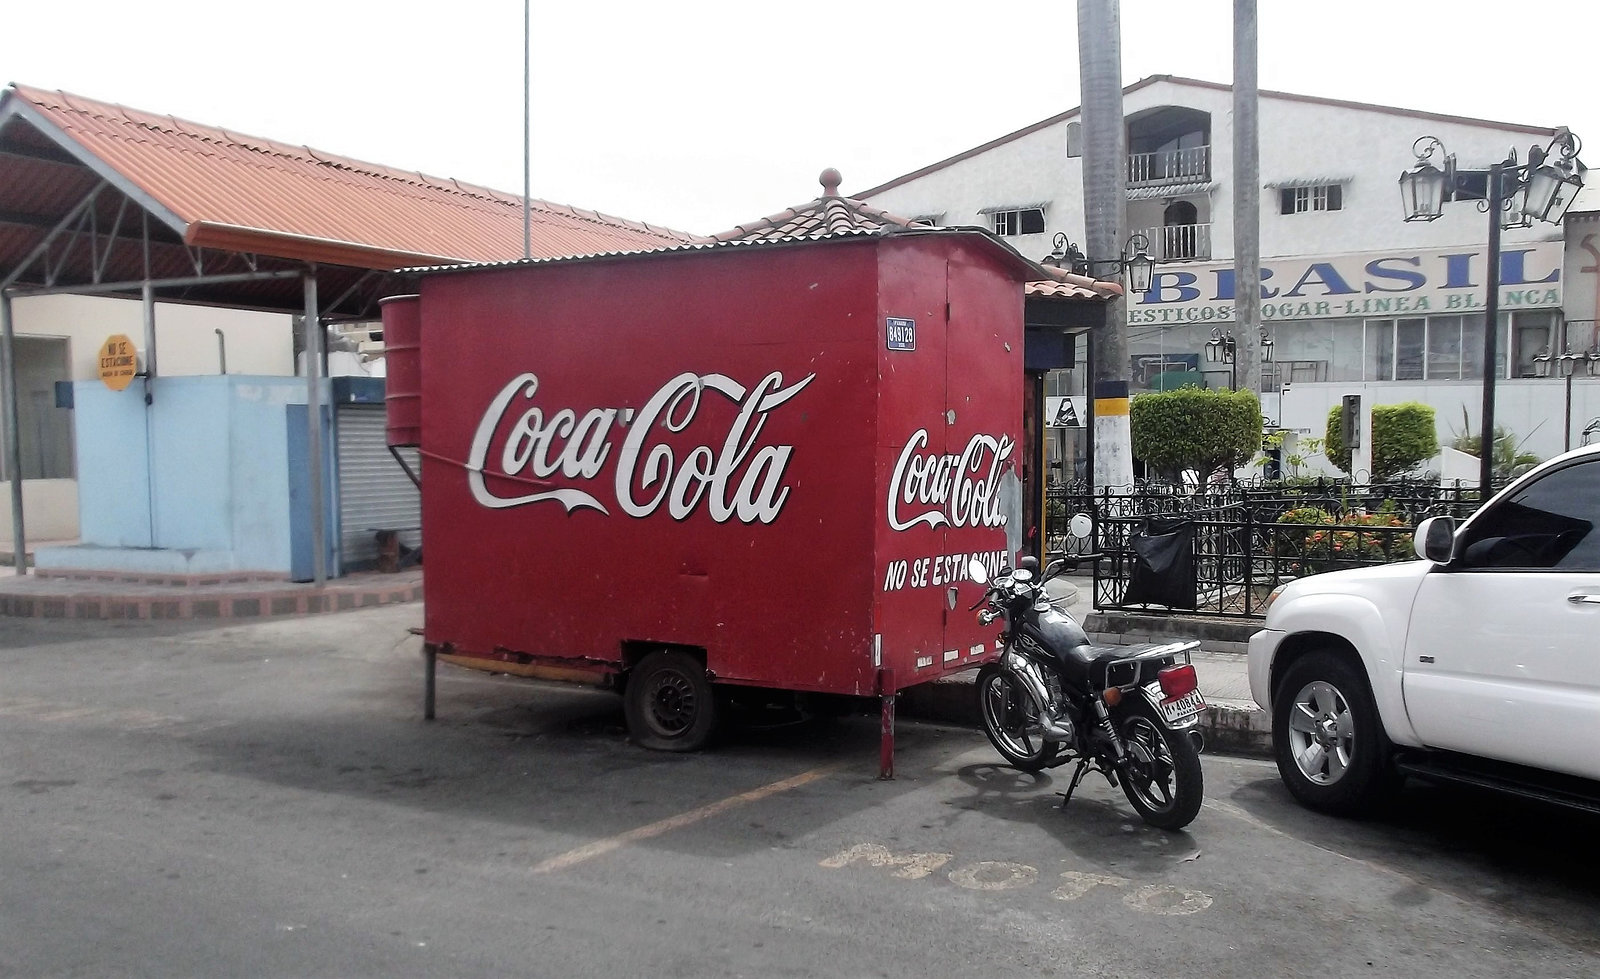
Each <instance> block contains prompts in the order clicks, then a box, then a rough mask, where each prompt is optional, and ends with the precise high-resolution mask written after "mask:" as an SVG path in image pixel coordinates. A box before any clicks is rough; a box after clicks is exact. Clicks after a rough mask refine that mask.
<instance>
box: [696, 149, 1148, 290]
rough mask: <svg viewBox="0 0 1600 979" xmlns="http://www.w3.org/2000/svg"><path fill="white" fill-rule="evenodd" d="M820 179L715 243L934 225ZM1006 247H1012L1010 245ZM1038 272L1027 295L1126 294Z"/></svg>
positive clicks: (1080, 278) (1079, 278) (1108, 285)
mask: <svg viewBox="0 0 1600 979" xmlns="http://www.w3.org/2000/svg"><path fill="white" fill-rule="evenodd" d="M818 180H819V182H820V183H821V184H822V196H821V197H818V198H817V199H816V200H813V201H809V202H807V203H805V204H797V205H795V206H794V207H791V208H788V209H787V210H783V211H779V212H778V213H777V214H773V215H769V216H767V217H764V218H762V219H760V220H758V221H751V222H749V223H747V224H741V225H738V226H737V227H734V228H730V229H728V230H727V231H724V232H721V233H720V234H715V235H712V236H711V240H712V241H714V242H719V243H726V242H771V241H784V240H793V239H796V238H813V237H821V236H824V235H830V234H841V233H845V232H855V233H859V232H878V233H881V232H893V231H912V230H924V231H926V230H928V229H930V228H932V227H934V225H932V224H930V223H928V222H926V221H914V220H912V219H910V218H903V217H900V216H898V215H895V214H891V213H889V212H888V211H885V210H884V209H882V208H880V207H874V206H873V205H871V204H868V203H866V202H865V201H859V200H855V199H853V198H849V197H842V196H840V194H839V184H840V183H841V182H843V178H842V177H840V175H839V171H837V170H835V169H833V168H832V167H829V168H828V169H826V170H824V171H822V175H821V177H819V178H818ZM985 233H986V234H987V232H985ZM1006 247H1007V248H1008V249H1009V247H1010V246H1006ZM1019 257H1021V256H1019ZM1028 264H1030V265H1035V264H1036V263H1033V262H1029V263H1028ZM1036 271H1037V272H1038V273H1040V274H1042V275H1044V276H1046V277H1047V278H1043V279H1040V280H1037V281H1031V282H1029V283H1028V284H1027V287H1026V289H1027V294H1028V295H1030V296H1043V297H1047V298H1062V299H1097V300H1105V299H1112V298H1115V297H1116V296H1120V295H1121V294H1122V287H1121V286H1119V285H1117V284H1116V283H1115V282H1103V281H1101V280H1099V279H1091V278H1089V277H1088V276H1084V275H1078V274H1076V273H1073V272H1068V271H1066V270H1065V269H1058V268H1052V267H1050V266H1039V267H1038V268H1037V269H1036Z"/></svg>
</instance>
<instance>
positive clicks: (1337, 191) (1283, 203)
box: [1278, 184, 1344, 214]
mask: <svg viewBox="0 0 1600 979" xmlns="http://www.w3.org/2000/svg"><path fill="white" fill-rule="evenodd" d="M1278 201H1279V209H1278V210H1279V213H1280V214H1304V213H1305V212H1306V211H1339V210H1343V209H1344V188H1343V187H1341V186H1339V185H1338V184H1317V185H1315V186H1312V187H1284V188H1283V189H1281V190H1280V191H1278Z"/></svg>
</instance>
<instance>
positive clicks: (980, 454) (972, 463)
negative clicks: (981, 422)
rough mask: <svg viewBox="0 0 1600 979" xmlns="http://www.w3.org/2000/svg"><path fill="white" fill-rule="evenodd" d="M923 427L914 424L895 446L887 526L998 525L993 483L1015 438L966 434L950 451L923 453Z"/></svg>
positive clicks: (1003, 519) (1002, 520)
mask: <svg viewBox="0 0 1600 979" xmlns="http://www.w3.org/2000/svg"><path fill="white" fill-rule="evenodd" d="M927 446H928V430H927V429H926V428H921V429H918V430H917V432H916V434H914V435H912V436H911V438H910V439H908V440H907V441H906V447H905V448H904V449H901V450H900V459H899V461H897V462H896V463H895V464H894V478H893V479H891V480H890V482H889V526H890V528H892V529H894V530H910V529H911V528H912V527H915V526H916V525H917V524H927V525H928V526H929V527H999V526H1003V525H1004V524H1005V522H1006V515H1005V512H1004V510H1003V509H1002V508H1003V505H1004V504H1003V501H1002V500H1001V499H1000V493H999V492H998V487H999V485H1000V476H1001V474H1002V473H1003V472H1005V470H1006V469H1007V468H1009V467H1010V460H1011V450H1012V449H1013V448H1014V447H1015V443H1014V442H1012V441H1011V437H1010V436H1008V435H1000V436H994V435H984V434H981V433H980V434H978V435H974V436H972V439H971V440H970V441H969V442H967V447H966V449H964V450H963V451H962V452H960V453H959V454H956V455H947V454H945V453H942V452H924V451H923V450H924V449H926V448H927Z"/></svg>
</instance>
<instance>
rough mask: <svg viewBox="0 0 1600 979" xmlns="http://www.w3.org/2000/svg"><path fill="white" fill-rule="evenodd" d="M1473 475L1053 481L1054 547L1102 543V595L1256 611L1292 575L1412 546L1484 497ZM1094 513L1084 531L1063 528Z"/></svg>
mask: <svg viewBox="0 0 1600 979" xmlns="http://www.w3.org/2000/svg"><path fill="white" fill-rule="evenodd" d="M1479 502H1480V501H1479V494H1478V491H1477V488H1476V487H1470V486H1469V487H1462V486H1460V485H1446V486H1441V485H1439V484H1438V483H1429V482H1420V481H1419V482H1395V483H1387V484H1379V485H1375V486H1360V487H1355V486H1351V485H1349V484H1348V483H1341V482H1336V481H1332V480H1321V481H1316V482H1308V483H1298V484H1293V485H1285V484H1267V483H1255V484H1247V483H1241V484H1237V485H1231V486H1227V487H1218V488H1208V489H1206V490H1204V491H1203V492H1199V493H1194V494H1189V493H1183V492H1177V491H1173V490H1171V489H1169V488H1168V487H1165V486H1162V485H1159V484H1147V485H1141V486H1137V487H1135V488H1134V492H1132V493H1127V492H1123V493H1117V492H1115V491H1111V490H1106V491H1102V492H1099V493H1096V494H1093V495H1091V494H1090V493H1089V492H1088V487H1086V486H1083V485H1072V484H1066V485H1059V486H1052V487H1050V489H1049V490H1048V492H1047V509H1046V513H1047V520H1046V535H1047V536H1046V541H1047V546H1048V548H1049V549H1050V550H1054V551H1065V552H1068V553H1082V552H1086V551H1091V550H1092V551H1094V552H1098V553H1100V554H1103V555H1104V557H1103V558H1102V559H1101V560H1100V561H1098V562H1096V564H1095V568H1094V605H1095V607H1096V608H1101V609H1128V610H1138V611H1143V612H1149V613H1152V614H1165V613H1191V614H1192V613H1200V614H1206V615H1224V616H1241V617H1260V616H1261V615H1262V614H1264V613H1263V612H1262V606H1263V605H1264V604H1265V600H1266V597H1267V594H1268V593H1269V592H1271V591H1272V589H1273V588H1275V587H1277V586H1278V585H1280V584H1282V583H1283V582H1285V581H1289V580H1291V579H1294V578H1301V577H1305V576H1306V575H1312V574H1320V573H1322V572H1324V571H1336V570H1339V569H1342V568H1354V567H1363V566H1367V565H1375V564H1388V563H1391V562H1394V561H1404V560H1410V559H1411V558H1412V557H1414V553H1413V550H1412V537H1413V534H1414V532H1415V530H1416V527H1417V525H1418V524H1419V523H1421V522H1422V521H1423V520H1424V519H1425V518H1427V517H1431V516H1440V515H1449V516H1454V517H1457V518H1462V517H1466V516H1468V515H1470V514H1471V513H1472V512H1473V511H1474V510H1476V509H1477V507H1478V504H1479ZM1079 513H1085V514H1088V515H1089V516H1090V517H1091V518H1092V520H1093V522H1094V534H1093V536H1092V537H1091V538H1089V539H1087V540H1080V539H1077V538H1074V537H1072V536H1071V535H1070V534H1069V533H1068V531H1067V525H1068V522H1069V521H1070V520H1071V518H1072V516H1073V515H1075V514H1079Z"/></svg>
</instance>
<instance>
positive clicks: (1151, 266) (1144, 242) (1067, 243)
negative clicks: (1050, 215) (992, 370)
mask: <svg viewBox="0 0 1600 979" xmlns="http://www.w3.org/2000/svg"><path fill="white" fill-rule="evenodd" d="M1050 244H1051V246H1052V248H1051V252H1050V254H1048V255H1046V256H1045V257H1044V258H1042V259H1040V261H1039V264H1040V265H1048V266H1050V267H1051V268H1058V269H1066V270H1067V271H1069V272H1074V273H1076V274H1078V275H1087V276H1091V277H1092V276H1093V274H1094V267H1095V266H1097V265H1111V266H1115V268H1116V271H1115V272H1113V273H1112V274H1113V275H1121V274H1123V273H1126V274H1127V280H1128V292H1130V293H1131V292H1149V291H1150V280H1151V279H1152V278H1154V277H1155V271H1156V260H1155V259H1154V258H1152V257H1151V256H1150V239H1148V238H1146V237H1145V236H1144V235H1141V234H1139V233H1137V232H1135V233H1134V234H1131V235H1129V236H1128V240H1127V241H1126V242H1125V243H1123V246H1122V254H1121V255H1120V256H1118V257H1117V258H1113V259H1105V260H1093V259H1090V258H1088V257H1087V256H1086V255H1084V254H1083V252H1082V251H1080V250H1079V248H1078V246H1077V245H1074V244H1073V243H1072V241H1071V240H1070V239H1069V238H1068V237H1067V235H1066V233H1065V232H1060V231H1058V232H1056V236H1055V238H1053V239H1051V242H1050ZM1087 346H1088V350H1087V351H1086V356H1085V360H1086V361H1087V362H1088V364H1087V367H1086V368H1085V374H1084V380H1085V383H1084V389H1085V391H1086V392H1087V394H1088V397H1086V398H1085V399H1084V401H1085V402H1086V407H1087V408H1088V410H1087V411H1085V412H1084V415H1085V417H1084V421H1083V423H1084V425H1085V426H1086V427H1085V431H1086V432H1087V433H1088V440H1087V442H1086V443H1085V448H1084V462H1085V463H1086V469H1087V471H1088V476H1089V489H1090V492H1091V494H1092V493H1093V491H1094V394H1095V392H1094V363H1095V351H1094V330H1089V331H1088V342H1087Z"/></svg>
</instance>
